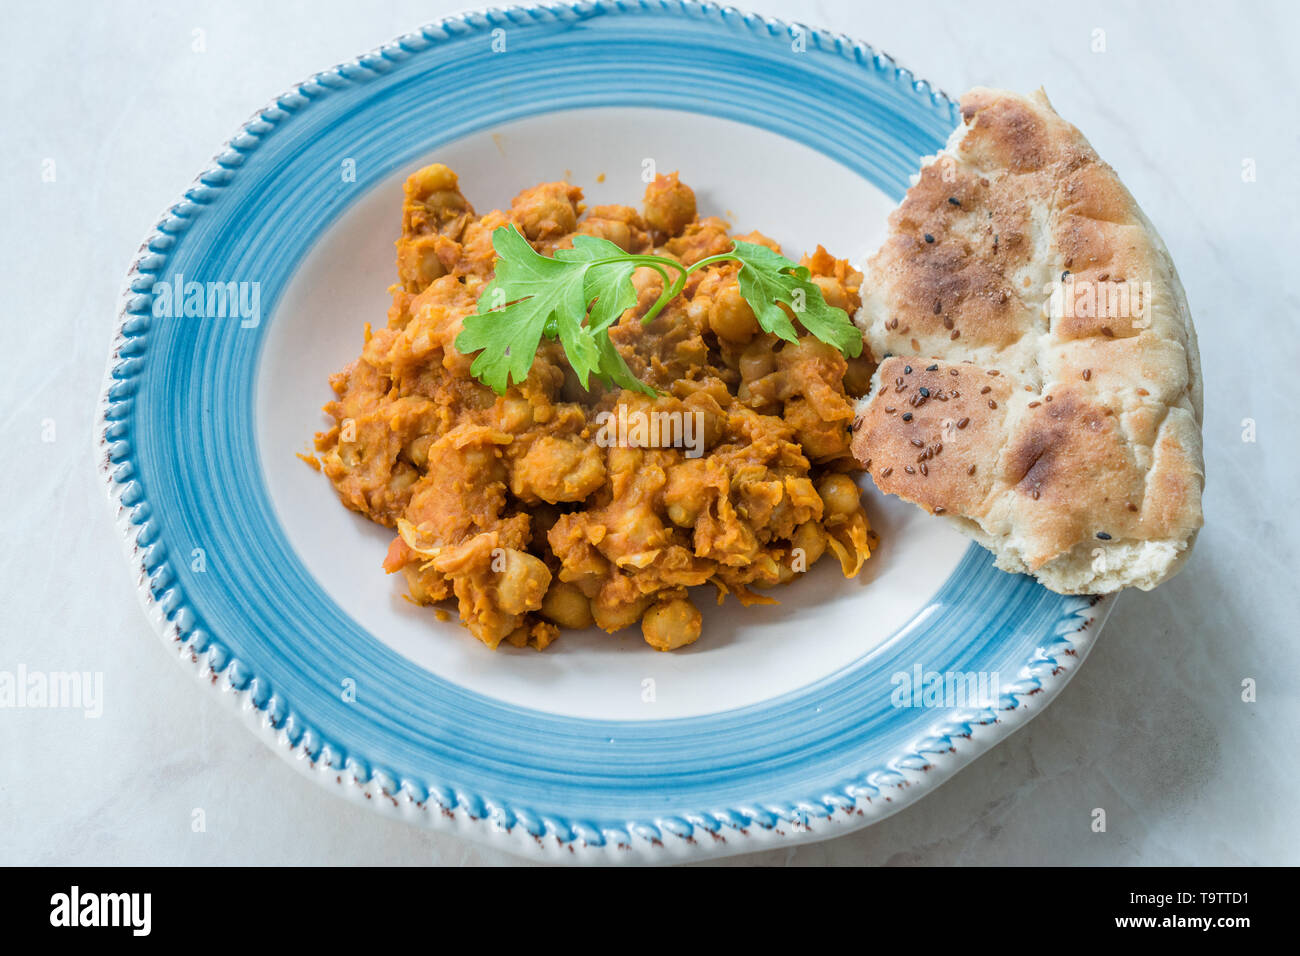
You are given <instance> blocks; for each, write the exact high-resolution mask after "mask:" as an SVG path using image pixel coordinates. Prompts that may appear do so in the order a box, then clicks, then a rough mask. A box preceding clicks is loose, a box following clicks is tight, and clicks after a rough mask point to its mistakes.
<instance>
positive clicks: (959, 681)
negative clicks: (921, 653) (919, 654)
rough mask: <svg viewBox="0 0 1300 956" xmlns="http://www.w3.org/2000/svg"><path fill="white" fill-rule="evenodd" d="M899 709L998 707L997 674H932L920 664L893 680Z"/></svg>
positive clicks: (897, 674) (891, 698)
mask: <svg viewBox="0 0 1300 956" xmlns="http://www.w3.org/2000/svg"><path fill="white" fill-rule="evenodd" d="M889 682H890V683H891V684H893V685H894V692H893V693H892V694H891V695H890V697H889V700H890V703H892V704H893V705H894V706H895V707H898V708H904V707H996V706H997V705H998V698H999V696H1000V690H999V684H998V674H997V671H992V672H989V671H928V670H926V669H925V668H924V667H923V666H922V665H921V664H916V665H914V666H913V667H912V669H911V671H897V672H895V674H894V675H893V676H892V677H891V678H890V679H889Z"/></svg>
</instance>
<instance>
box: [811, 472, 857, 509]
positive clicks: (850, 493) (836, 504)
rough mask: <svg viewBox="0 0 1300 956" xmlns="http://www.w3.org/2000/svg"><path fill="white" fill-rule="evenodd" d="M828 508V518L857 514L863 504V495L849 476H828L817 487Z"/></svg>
mask: <svg viewBox="0 0 1300 956" xmlns="http://www.w3.org/2000/svg"><path fill="white" fill-rule="evenodd" d="M817 494H819V495H821V499H822V503H823V504H824V505H825V506H826V516H827V517H830V516H831V515H851V514H855V513H856V512H857V510H858V508H859V507H861V504H862V498H861V493H860V492H859V491H858V486H857V485H856V484H854V482H853V479H852V478H850V477H849V476H848V475H827V476H826V477H825V478H823V479H822V480H821V483H820V484H819V485H818V486H817Z"/></svg>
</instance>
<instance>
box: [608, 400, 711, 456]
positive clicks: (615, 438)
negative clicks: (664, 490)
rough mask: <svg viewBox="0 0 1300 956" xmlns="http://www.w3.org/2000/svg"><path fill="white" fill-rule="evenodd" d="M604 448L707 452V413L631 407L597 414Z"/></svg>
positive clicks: (689, 454)
mask: <svg viewBox="0 0 1300 956" xmlns="http://www.w3.org/2000/svg"><path fill="white" fill-rule="evenodd" d="M596 424H597V425H599V426H600V427H599V428H598V429H597V431H596V444H597V445H599V446H600V447H601V448H684V449H686V457H687V458H699V457H700V456H701V455H703V454H704V413H703V412H678V411H650V412H645V411H641V410H640V409H629V408H628V407H627V406H626V405H623V404H620V405H618V407H617V410H616V411H613V412H609V411H603V412H599V413H597V415H596Z"/></svg>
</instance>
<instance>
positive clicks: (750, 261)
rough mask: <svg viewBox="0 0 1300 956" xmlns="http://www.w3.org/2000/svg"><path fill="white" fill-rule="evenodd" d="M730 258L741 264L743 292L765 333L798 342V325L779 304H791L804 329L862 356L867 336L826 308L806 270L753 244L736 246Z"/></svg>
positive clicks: (847, 352)
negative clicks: (863, 344) (863, 340)
mask: <svg viewBox="0 0 1300 956" xmlns="http://www.w3.org/2000/svg"><path fill="white" fill-rule="evenodd" d="M728 258H731V259H735V260H736V261H737V262H739V263H740V264H741V268H740V274H739V275H737V276H736V281H737V283H738V284H739V286H740V294H741V296H742V297H743V298H744V300H745V301H746V302H748V303H749V307H750V308H751V309H753V310H754V317H755V318H757V319H758V324H759V326H760V327H761V328H762V329H763V330H764V331H765V332H771V333H772V334H773V335H775V336H777V338H781V339H785V340H786V341H787V342H794V341H795V340H796V339H797V338H798V336H797V335H796V334H795V330H794V324H793V323H792V322H791V321H790V316H789V315H787V314H786V311H785V310H784V309H782V308H781V306H780V305H779V304H778V303H781V302H784V303H785V304H786V305H788V306H790V309H791V311H792V312H794V314H795V317H796V318H797V319H798V320H799V322H800V324H802V325H803V327H804V328H805V329H807V330H808V331H809V332H811V333H812V334H813V335H814V336H816V337H817V338H818V339H820V340H821V341H823V342H825V343H826V344H828V345H833V346H835V347H836V348H837V349H839V350H840V351H841V352H843V353H844V354H845V355H847V356H849V357H850V358H856V357H857V356H859V355H861V354H862V333H861V332H860V331H859V330H858V328H857V326H855V325H854V324H853V322H852V321H851V320H850V319H849V315H848V313H847V312H845V311H844V310H843V309H837V308H835V307H833V306H830V305H827V304H826V300H825V299H824V298H822V290H821V289H820V288H819V287H818V286H817V283H815V282H813V281H812V280H811V279H810V278H809V276H810V275H811V273H810V272H809V271H808V268H807V267H806V266H800V265H795V263H793V262H791V261H790V260H789V259H787V258H786V257H785V256H783V255H781V254H780V253H777V252H773V251H772V250H771V249H769V248H768V247H767V246H763V245H759V244H757V243H753V242H740V241H737V242H736V246H735V248H734V249H733V250H732V251H731V252H730V253H728Z"/></svg>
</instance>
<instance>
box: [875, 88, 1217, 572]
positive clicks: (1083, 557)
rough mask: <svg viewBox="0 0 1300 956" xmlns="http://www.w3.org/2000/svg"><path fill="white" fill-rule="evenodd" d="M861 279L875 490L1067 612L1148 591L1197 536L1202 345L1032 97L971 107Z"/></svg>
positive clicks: (1130, 219)
mask: <svg viewBox="0 0 1300 956" xmlns="http://www.w3.org/2000/svg"><path fill="white" fill-rule="evenodd" d="M961 115H962V124H961V125H960V126H959V127H958V129H957V130H956V131H955V132H954V134H953V137H952V139H951V140H950V141H949V143H948V146H947V147H946V148H945V149H944V150H943V151H941V152H940V153H939V154H937V155H936V156H934V157H931V158H930V159H929V160H927V161H926V162H925V163H924V164H923V166H922V169H921V172H920V175H919V177H918V178H917V181H916V183H915V185H913V187H912V188H911V189H910V190H909V191H908V194H907V196H906V197H905V198H904V200H903V202H902V203H901V204H900V206H899V207H898V208H897V209H896V210H895V211H894V213H893V214H892V215H891V217H890V222H889V226H890V228H889V235H888V238H887V239H886V241H885V244H884V245H883V246H882V247H881V249H880V250H879V251H878V252H877V253H876V254H875V255H874V256H873V257H872V258H871V259H870V260H869V261H868V263H867V265H866V267H865V269H864V273H865V278H864V281H863V285H862V289H863V305H862V308H861V310H860V311H859V312H858V314H857V316H856V317H855V318H856V321H857V322H858V324H859V326H860V327H861V328H862V329H863V333H864V335H865V337H866V340H867V343H868V344H869V346H870V347H871V349H872V351H873V352H874V353H875V354H876V355H877V356H890V357H887V358H885V359H884V361H883V362H882V363H881V365H880V367H879V369H878V370H877V372H876V376H875V378H874V379H873V385H872V391H871V392H870V393H869V395H868V396H867V397H866V398H864V399H863V401H862V403H861V404H860V406H859V409H858V418H857V421H856V423H855V426H854V441H853V448H854V452H855V454H857V456H858V457H859V459H861V460H862V461H863V462H864V464H865V465H866V467H867V469H868V471H870V472H871V474H872V476H873V479H874V480H875V482H876V485H877V487H879V488H880V489H881V490H882V491H884V492H887V493H890V494H896V495H898V496H900V497H902V498H904V499H906V500H908V501H912V502H915V503H916V504H918V505H920V506H921V507H922V508H924V509H925V510H926V511H929V512H930V513H932V514H937V515H940V516H941V517H943V518H945V519H947V520H950V521H952V522H953V523H955V524H956V525H957V526H958V527H959V528H960V529H961V530H963V531H964V532H965V533H967V534H969V535H971V536H972V537H973V538H975V540H977V541H979V542H980V543H981V544H983V545H984V546H985V547H987V548H989V549H990V550H991V551H993V553H994V554H995V555H996V563H997V565H998V567H1001V568H1003V569H1005V570H1008V571H1018V572H1028V573H1030V574H1033V575H1034V576H1035V577H1037V578H1038V579H1039V580H1040V581H1042V582H1043V583H1044V584H1045V585H1046V586H1047V587H1049V588H1051V589H1052V590H1054V591H1059V592H1062V593H1068V594H1076V593H1106V592H1110V591H1115V590H1118V589H1120V588H1124V587H1130V586H1132V587H1139V588H1143V589H1150V588H1152V587H1155V586H1156V585H1157V584H1159V583H1160V582H1162V581H1164V580H1166V579H1167V578H1168V577H1169V576H1170V575H1172V574H1173V573H1175V572H1176V571H1177V569H1178V568H1179V567H1180V566H1181V565H1182V563H1183V562H1184V561H1185V560H1186V558H1187V556H1188V554H1189V553H1190V551H1191V548H1192V544H1193V542H1194V540H1195V537H1196V533H1197V530H1198V529H1199V528H1200V526H1201V524H1202V515H1201V494H1202V490H1203V487H1204V466H1203V462H1202V448H1201V414H1202V397H1201V375H1200V358H1199V354H1198V352H1197V345H1196V333H1195V330H1194V328H1193V326H1192V319H1191V314H1190V311H1189V309H1188V306H1187V301H1186V296H1185V295H1184V293H1183V288H1182V284H1181V282H1180V281H1179V279H1178V274H1177V271H1176V270H1175V268H1174V265H1173V262H1172V260H1171V259H1170V257H1169V253H1168V251H1167V250H1166V248H1165V246H1164V243H1163V242H1162V241H1161V240H1160V237H1159V236H1158V235H1157V234H1156V231H1155V229H1154V227H1153V226H1152V225H1151V223H1150V221H1149V220H1148V219H1147V218H1146V216H1145V215H1143V213H1142V211H1141V209H1139V208H1138V205H1137V203H1136V202H1135V201H1134V199H1133V197H1132V196H1131V195H1130V194H1129V192H1128V190H1127V189H1126V188H1125V187H1124V185H1123V184H1122V183H1121V182H1120V180H1119V177H1118V176H1117V175H1116V174H1115V171H1114V170H1113V169H1111V168H1110V167H1109V166H1107V165H1106V164H1105V163H1103V162H1102V161H1101V159H1100V158H1099V157H1098V156H1097V154H1096V152H1095V151H1094V150H1093V148H1092V147H1091V145H1089V143H1088V142H1087V140H1086V139H1084V137H1083V135H1082V134H1081V133H1080V132H1079V131H1078V130H1077V129H1075V128H1074V127H1073V126H1071V125H1070V124H1069V123H1067V122H1065V121H1064V120H1062V119H1061V118H1060V117H1059V116H1058V115H1057V114H1056V113H1055V111H1054V110H1053V109H1052V107H1051V104H1050V103H1048V101H1047V97H1046V96H1045V95H1044V94H1043V92H1042V91H1041V90H1040V91H1038V92H1036V93H1033V94H1031V95H1030V96H1020V95H1017V94H1015V93H1009V92H1006V91H1001V90H990V89H983V88H978V89H974V90H971V91H970V92H969V93H967V94H966V95H965V96H964V97H962V100H961Z"/></svg>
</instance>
